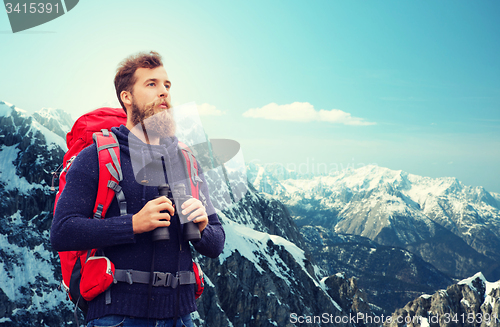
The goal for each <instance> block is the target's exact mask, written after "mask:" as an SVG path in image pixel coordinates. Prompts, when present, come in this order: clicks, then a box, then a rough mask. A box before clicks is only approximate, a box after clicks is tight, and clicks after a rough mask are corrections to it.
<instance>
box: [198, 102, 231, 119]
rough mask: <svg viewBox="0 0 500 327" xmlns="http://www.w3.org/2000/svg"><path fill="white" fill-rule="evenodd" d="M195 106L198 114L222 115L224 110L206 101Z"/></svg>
mask: <svg viewBox="0 0 500 327" xmlns="http://www.w3.org/2000/svg"><path fill="white" fill-rule="evenodd" d="M197 107H198V113H199V114H200V116H222V115H223V114H224V112H222V111H220V110H219V109H216V108H215V106H213V105H211V104H208V103H203V104H199V105H197Z"/></svg>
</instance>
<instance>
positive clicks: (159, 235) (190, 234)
mask: <svg viewBox="0 0 500 327" xmlns="http://www.w3.org/2000/svg"><path fill="white" fill-rule="evenodd" d="M158 193H159V195H158V196H157V198H158V197H160V196H166V197H167V198H169V199H170V201H172V204H173V203H175V201H174V199H177V200H178V202H180V203H178V206H177V207H178V208H179V209H178V210H177V214H178V215H179V220H180V221H182V220H184V221H187V217H188V215H189V212H188V213H187V214H186V215H184V214H182V210H181V206H182V204H183V203H184V202H186V201H187V200H189V199H191V198H192V196H191V195H189V194H186V186H185V185H184V184H182V183H181V184H176V185H175V186H174V190H173V191H172V192H170V186H169V185H168V184H161V185H159V186H158ZM162 212H167V211H162ZM183 237H184V240H186V241H198V240H200V239H201V234H200V229H199V228H198V226H197V224H196V223H194V222H192V221H188V222H187V223H185V224H184V228H183ZM168 240H170V233H169V231H168V227H158V228H156V229H155V230H154V231H153V241H154V242H156V241H168Z"/></svg>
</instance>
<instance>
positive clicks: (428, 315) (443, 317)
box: [384, 273, 500, 327]
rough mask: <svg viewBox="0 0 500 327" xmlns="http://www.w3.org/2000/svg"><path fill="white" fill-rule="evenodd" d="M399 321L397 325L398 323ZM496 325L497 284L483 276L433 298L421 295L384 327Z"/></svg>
mask: <svg viewBox="0 0 500 327" xmlns="http://www.w3.org/2000/svg"><path fill="white" fill-rule="evenodd" d="M398 320H399V323H398ZM405 322H406V323H407V326H422V327H425V326H442V327H444V326H489V327H498V326H500V281H498V282H496V283H490V282H488V281H487V280H486V278H485V277H484V275H483V274H481V273H477V274H475V275H474V276H472V277H470V278H467V279H464V280H462V281H460V282H458V283H457V284H454V285H451V286H449V287H447V288H446V290H444V289H443V290H439V291H437V292H436V293H434V294H433V295H427V294H424V295H421V296H420V297H418V298H417V299H415V300H413V301H411V302H408V304H406V306H405V307H404V308H402V309H399V310H396V312H394V313H393V314H392V316H391V321H390V322H386V323H385V324H384V325H385V326H386V327H389V326H391V327H396V326H402V325H403V324H404V323H405Z"/></svg>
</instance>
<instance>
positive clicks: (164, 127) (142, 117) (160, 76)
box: [131, 66, 175, 137]
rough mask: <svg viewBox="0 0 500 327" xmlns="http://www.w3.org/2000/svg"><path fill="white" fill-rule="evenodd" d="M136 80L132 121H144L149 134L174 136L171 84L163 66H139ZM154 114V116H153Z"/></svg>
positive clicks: (133, 89) (136, 122)
mask: <svg viewBox="0 0 500 327" xmlns="http://www.w3.org/2000/svg"><path fill="white" fill-rule="evenodd" d="M135 77H136V82H135V84H134V86H133V88H132V92H131V95H132V110H131V111H132V112H131V115H132V117H131V118H132V122H133V124H134V125H137V124H140V123H143V124H144V125H145V126H144V127H146V131H147V132H148V134H150V133H152V134H155V135H157V136H160V137H165V136H173V135H174V134H175V123H174V121H173V118H172V116H171V114H170V110H168V109H170V108H171V107H172V104H171V100H170V86H171V83H170V81H169V79H168V75H167V72H166V71H165V68H163V66H159V67H156V68H153V69H149V68H138V69H137V70H136V72H135ZM153 115H154V117H153Z"/></svg>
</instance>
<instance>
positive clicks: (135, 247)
mask: <svg viewBox="0 0 500 327" xmlns="http://www.w3.org/2000/svg"><path fill="white" fill-rule="evenodd" d="M170 87H171V82H170V80H169V78H168V75H167V72H166V70H165V68H164V67H163V63H162V61H161V57H160V55H159V54H158V53H156V52H153V51H151V52H149V53H139V54H136V55H133V56H130V57H128V58H126V59H125V60H124V61H123V62H122V63H121V64H120V65H119V67H118V69H117V73H116V76H115V88H116V94H117V96H118V100H119V102H120V104H121V105H122V108H123V110H125V112H126V113H127V123H126V125H125V126H124V125H121V126H120V127H114V128H112V129H111V131H112V132H113V133H114V134H115V135H116V137H117V140H118V143H119V145H120V160H121V168H122V172H123V180H122V181H121V182H120V186H121V189H122V190H123V193H124V195H125V198H126V200H127V214H126V215H121V214H120V208H119V204H118V203H117V201H116V199H115V200H113V202H112V203H111V205H110V207H109V209H108V212H107V214H106V218H105V219H89V218H88V217H92V215H93V209H94V203H95V200H96V194H97V187H98V180H99V172H98V170H99V163H98V157H97V149H96V146H95V144H93V145H91V146H89V147H87V148H86V149H84V150H82V151H81V152H80V154H79V155H78V156H77V158H76V159H75V160H74V161H73V163H72V165H71V168H70V169H69V170H68V172H67V175H66V186H65V188H64V190H63V192H62V193H61V196H60V197H59V200H58V205H57V208H56V212H55V214H54V220H53V223H52V230H51V241H52V246H53V247H54V249H55V250H57V251H75V250H87V249H93V248H99V249H102V251H103V252H104V254H105V255H106V257H108V258H109V259H110V260H111V262H113V263H114V265H115V267H116V269H119V270H121V271H127V270H132V271H134V272H136V271H138V272H143V273H148V274H150V272H151V271H153V270H152V267H154V271H155V274H156V272H158V273H164V274H171V276H176V275H177V273H179V272H181V273H182V272H191V273H192V271H193V267H192V257H191V251H190V247H189V241H188V240H185V239H183V236H182V232H181V230H182V229H183V226H182V225H181V221H180V220H179V218H178V214H177V211H176V210H175V203H172V201H171V200H170V199H168V198H167V197H165V196H159V192H158V187H157V186H158V185H159V184H160V183H159V181H162V182H166V183H169V181H170V182H171V183H173V182H174V180H175V179H179V178H180V177H179V176H181V175H182V176H184V175H185V174H184V171H185V170H184V169H185V167H184V166H183V164H184V163H183V161H182V160H181V158H180V156H181V155H182V154H180V151H179V147H178V140H177V138H176V137H175V127H176V126H175V122H174V120H173V118H172V114H171V110H172V109H171V108H172V104H171V98H170ZM146 161H147V165H146V164H144V165H143V166H142V169H141V170H140V171H138V169H134V165H133V163H134V162H143V163H145V162H146ZM198 167H199V165H198ZM168 172H170V175H169V173H168ZM199 173H200V174H199V176H200V177H201V187H200V193H203V195H204V199H205V201H204V203H202V202H201V201H200V200H198V199H197V198H194V197H193V198H191V199H189V200H187V201H186V202H184V203H183V204H182V208H177V210H182V213H183V214H187V216H188V217H187V220H188V221H193V222H194V223H196V224H197V226H198V228H199V230H200V233H201V239H199V240H195V241H191V244H192V245H193V247H194V249H195V250H196V251H198V252H199V253H200V254H202V255H205V256H208V257H211V258H216V257H217V256H218V255H219V254H220V253H221V252H222V250H223V246H224V241H225V234H224V230H223V228H222V226H221V224H220V221H219V219H218V217H217V214H216V213H215V209H214V208H213V205H212V203H211V201H210V198H209V194H208V188H207V185H206V181H205V178H204V177H203V174H202V172H201V171H200V172H199ZM183 174H184V175H183ZM184 177H185V178H188V177H187V176H184ZM177 181H178V180H177ZM186 191H190V190H189V188H188V190H186ZM165 227H167V228H168V229H169V231H170V239H169V240H160V241H153V237H152V235H153V233H154V231H155V230H156V229H158V228H165ZM148 276H150V275H148ZM115 278H116V277H115ZM155 286H157V285H152V283H151V281H150V282H149V283H144V281H143V280H142V281H141V280H139V279H137V280H134V279H132V278H130V279H129V280H127V282H125V280H120V278H118V281H117V282H116V283H115V284H114V285H112V286H111V288H110V289H109V292H107V294H105V293H102V294H100V295H98V296H97V297H96V298H95V299H94V300H92V301H90V302H89V306H88V312H87V321H88V326H149V325H150V324H151V325H152V326H160V325H161V326H173V325H174V324H175V325H174V326H181V324H183V325H185V326H192V325H193V324H192V322H191V318H190V313H192V312H194V311H196V310H197V307H196V303H195V291H194V285H193V284H184V285H183V284H181V283H180V282H179V285H176V287H175V288H173V287H171V286H164V285H163V286H161V287H155ZM178 317H179V319H177V318H178Z"/></svg>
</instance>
